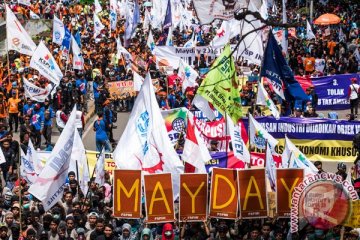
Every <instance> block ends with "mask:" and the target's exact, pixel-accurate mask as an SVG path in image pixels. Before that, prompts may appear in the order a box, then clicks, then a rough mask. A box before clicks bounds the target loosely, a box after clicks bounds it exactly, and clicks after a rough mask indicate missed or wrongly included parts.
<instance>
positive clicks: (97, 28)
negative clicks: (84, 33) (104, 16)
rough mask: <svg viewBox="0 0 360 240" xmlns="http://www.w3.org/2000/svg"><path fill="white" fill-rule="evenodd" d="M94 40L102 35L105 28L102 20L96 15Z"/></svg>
mask: <svg viewBox="0 0 360 240" xmlns="http://www.w3.org/2000/svg"><path fill="white" fill-rule="evenodd" d="M93 21H94V38H96V37H97V36H98V35H99V34H100V33H101V30H103V29H104V28H105V26H104V24H102V22H101V21H100V18H99V17H98V16H97V15H96V13H94V20H93Z"/></svg>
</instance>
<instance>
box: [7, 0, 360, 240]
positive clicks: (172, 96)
mask: <svg viewBox="0 0 360 240" xmlns="http://www.w3.org/2000/svg"><path fill="white" fill-rule="evenodd" d="M300 2H302V1H300ZM345 2H346V3H345ZM139 3H140V6H141V15H142V18H144V15H145V12H146V11H145V10H146V9H147V8H148V9H150V8H151V6H149V4H146V6H147V7H145V6H144V5H145V4H143V3H142V2H139ZM8 4H9V6H10V8H11V9H12V10H13V12H14V13H16V14H17V16H18V17H19V18H23V19H25V20H26V19H30V10H31V11H32V12H33V13H35V14H37V15H38V16H39V17H40V18H44V19H52V18H53V16H54V15H56V16H58V17H59V18H61V19H62V21H63V22H64V24H65V25H66V26H67V28H68V29H70V31H71V32H72V33H73V34H75V33H77V32H79V33H80V35H81V45H82V52H83V57H84V70H82V71H78V70H76V71H75V70H73V66H72V64H71V63H72V61H68V60H67V58H66V57H63V55H62V50H61V48H60V46H58V45H56V44H54V43H53V42H52V40H51V36H47V37H44V39H43V40H45V43H46V46H47V47H48V48H49V50H50V51H51V53H52V54H53V56H54V58H55V59H56V61H57V63H58V65H59V66H60V69H61V71H62V72H63V73H64V77H63V79H62V80H61V84H60V85H59V86H52V83H51V82H50V81H49V80H47V79H46V78H44V77H43V76H40V75H39V74H38V73H37V71H35V70H34V69H32V68H30V67H29V63H30V57H29V56H25V55H21V54H19V53H17V52H14V51H9V54H8V58H6V57H5V58H3V59H2V67H1V68H0V79H1V80H2V81H1V85H0V142H1V148H2V150H3V153H4V156H5V159H6V162H5V163H3V164H1V165H0V167H1V171H2V174H1V175H0V177H1V183H2V184H1V186H2V194H1V200H0V222H1V223H0V239H49V240H50V239H51V240H56V239H91V240H92V239H94V240H95V239H98V240H100V239H122V240H126V239H256V240H257V239H262V240H267V239H329V240H330V239H340V235H341V232H342V231H344V232H345V235H344V239H359V232H358V231H357V230H354V229H351V228H342V227H341V226H337V227H335V228H333V229H331V230H321V229H315V228H314V227H312V226H310V225H308V226H307V227H305V228H304V229H303V230H302V231H301V232H299V233H298V234H295V235H294V234H293V235H291V234H289V226H288V224H289V220H288V219H277V218H276V217H274V218H268V219H254V220H242V219H239V220H236V221H232V220H222V219H214V218H213V219H204V221H203V222H186V221H185V222H180V223H179V222H177V221H176V220H175V222H174V223H165V224H147V223H146V222H145V221H144V218H142V219H139V220H131V219H128V220H124V219H122V220H120V219H116V218H114V217H113V216H112V207H113V202H112V187H111V186H112V183H111V180H110V177H109V175H108V174H107V175H106V183H105V184H104V186H97V185H96V184H95V183H94V179H92V180H91V182H90V183H89V192H88V193H82V192H81V190H80V188H79V185H78V182H77V180H76V178H75V173H73V172H70V173H69V177H68V187H67V189H66V190H65V191H64V196H63V200H62V202H59V203H58V204H56V206H55V207H53V208H52V209H51V210H50V211H47V212H45V211H44V209H43V206H42V204H41V202H39V201H38V200H37V199H35V198H34V197H33V196H32V195H31V194H29V193H28V192H27V190H28V187H29V186H28V184H27V183H26V181H24V180H23V179H19V178H18V174H17V173H18V166H19V157H20V149H22V150H23V151H24V152H26V151H27V146H28V142H29V139H31V140H32V142H33V143H34V145H35V147H36V148H39V149H46V150H51V149H52V146H53V144H54V142H53V141H52V138H51V136H52V134H53V131H54V128H55V127H56V128H58V130H59V131H60V132H61V131H62V129H63V128H64V126H65V124H66V121H67V120H68V117H69V114H70V111H71V109H72V108H73V106H74V105H75V104H76V106H77V107H78V112H77V128H78V130H79V132H80V135H81V133H82V130H83V128H84V124H85V123H84V117H85V115H86V114H87V113H88V112H89V110H90V109H89V106H91V105H94V106H95V111H96V112H97V114H98V120H97V121H95V122H94V126H93V129H94V131H96V146H97V150H98V151H100V150H101V149H102V147H103V146H105V148H106V150H108V151H111V149H112V144H111V143H115V142H116V141H115V139H113V135H112V129H113V128H115V127H116V126H115V125H114V123H115V122H116V114H117V112H118V111H131V109H132V106H133V103H134V98H135V97H134V96H129V95H128V96H125V97H124V98H121V99H120V98H113V97H112V96H111V94H110V91H109V87H108V83H109V82H112V81H124V80H133V71H137V72H138V73H139V74H140V75H142V76H145V73H146V72H147V71H150V73H151V75H152V77H153V78H157V79H158V81H159V84H160V88H159V91H158V92H157V99H158V103H159V107H160V108H162V109H170V108H177V107H186V108H188V109H190V110H194V109H195V107H194V106H193V105H192V100H193V98H194V96H195V94H196V88H189V89H185V91H183V89H182V84H181V82H182V79H181V77H180V76H179V75H178V72H177V70H176V69H174V70H173V72H172V74H167V73H166V72H162V71H159V70H158V69H157V68H156V61H155V57H154V56H152V54H151V51H150V49H149V48H148V47H147V44H146V42H147V36H148V34H147V33H148V31H149V30H148V29H146V28H144V27H143V26H142V24H139V26H138V28H137V30H136V32H135V35H134V37H133V38H132V39H131V41H130V42H128V43H124V45H127V50H128V51H129V52H130V54H131V55H132V59H137V61H136V62H135V60H133V61H129V60H128V59H124V58H123V57H121V58H118V57H117V54H116V52H117V46H116V38H117V37H118V36H123V35H124V32H125V18H124V16H122V17H121V18H120V19H119V21H118V23H117V28H116V30H115V31H111V32H110V31H109V29H110V28H109V25H110V21H109V14H108V6H107V5H106V4H103V9H104V11H102V12H101V13H100V14H99V15H100V16H101V19H102V22H103V24H104V25H105V26H106V27H105V29H104V30H102V32H101V34H100V35H99V36H98V37H97V38H96V39H94V37H93V36H94V35H93V31H94V25H93V21H92V19H93V12H94V6H93V5H87V4H80V3H77V2H69V1H62V2H57V3H55V2H49V1H32V4H31V6H24V5H21V4H17V3H16V2H9V3H8ZM278 4H279V3H278ZM190 7H191V5H190ZM277 7H278V9H279V10H280V9H281V6H280V5H278V6H277ZM300 7H304V5H303V4H301V5H300ZM314 7H315V9H316V11H315V17H316V16H319V15H320V14H322V13H325V12H333V13H336V14H337V15H339V16H340V17H341V19H342V21H341V23H340V24H339V25H335V26H331V27H329V30H328V27H327V26H326V27H322V26H316V25H312V26H313V31H314V33H315V35H316V38H315V39H313V40H307V39H306V18H307V15H306V14H304V13H303V12H301V11H300V10H301V9H298V8H297V6H296V1H289V2H288V9H289V11H287V14H288V21H289V22H291V23H293V22H297V23H298V24H299V26H298V27H296V35H293V36H290V37H289V49H288V50H289V51H288V62H289V65H290V67H291V68H292V70H293V71H294V73H295V74H296V75H312V76H322V75H333V74H342V73H356V72H358V71H359V62H358V59H356V56H355V54H354V53H355V50H356V49H358V48H359V41H360V38H359V28H358V26H359V24H360V21H359V20H360V19H359V18H360V17H359V16H360V13H359V10H360V8H359V3H357V2H356V1H330V0H329V1H328V3H326V4H325V5H322V3H321V2H320V1H319V2H318V1H314ZM273 9H274V8H273ZM302 9H304V8H302ZM4 11H5V8H4V7H3V8H2V11H1V14H2V16H4ZM270 13H271V14H270V18H271V19H272V20H274V21H280V19H281V11H279V12H272V11H271V10H270ZM193 23H194V26H193V27H192V28H189V29H186V30H185V31H183V32H180V30H179V28H176V29H174V30H173V43H174V45H176V46H183V45H184V44H185V43H186V42H187V41H188V40H189V39H190V38H191V37H192V35H193V31H196V32H197V45H198V46H206V45H208V44H209V42H210V41H211V40H212V38H213V37H214V35H215V34H216V29H218V28H219V26H220V23H221V22H218V21H216V22H215V23H214V24H212V25H211V26H210V27H208V28H207V30H206V31H205V30H204V29H202V28H200V27H199V26H198V25H196V21H194V22H193ZM340 27H341V29H342V32H343V34H344V36H339V32H340V31H339V29H340ZM152 31H153V35H154V39H155V42H156V45H164V44H165V42H166V38H167V33H166V32H162V31H160V30H157V29H153V30H152ZM232 42H236V38H235V39H233V40H232ZM71 57H72V56H71V54H70V59H71ZM316 59H324V60H325V63H324V67H323V70H322V71H318V70H316V69H315V60H316ZM211 63H212V62H211V61H209V60H208V59H207V58H206V56H205V55H199V56H197V58H196V60H195V62H193V64H192V67H193V68H194V69H195V70H197V71H200V69H206V68H209V67H210V66H211ZM235 63H236V69H237V75H238V76H240V75H243V74H244V72H242V70H241V69H249V71H248V72H247V75H248V76H247V77H248V79H249V81H248V82H247V84H246V86H243V88H242V91H241V93H240V95H241V99H242V105H243V106H252V108H251V109H250V111H252V112H253V113H254V115H260V114H261V112H260V111H261V110H259V109H258V108H257V107H255V104H254V103H255V98H256V84H257V81H258V80H259V69H260V66H256V65H254V64H251V63H248V62H247V61H245V60H244V59H242V58H239V59H236V61H235ZM130 65H132V67H129V66H130ZM203 77H204V76H201V77H200V78H199V79H198V84H199V85H200V84H201V80H202V78H203ZM23 78H25V79H27V80H29V81H30V82H32V83H34V84H35V85H36V86H38V87H41V88H47V87H48V85H50V89H51V92H52V94H51V95H50V97H49V98H48V99H47V100H45V101H44V102H43V103H40V102H36V101H33V100H31V99H29V98H27V97H26V96H25V92H24V87H23V81H22V79H23ZM356 88H359V87H358V85H357V86H356ZM265 89H266V90H267V91H268V93H269V94H270V96H271V97H272V99H273V100H274V102H275V103H277V104H280V105H281V114H282V115H283V116H289V115H292V116H294V117H302V116H304V117H318V116H319V115H318V114H317V113H316V105H317V96H316V93H315V92H314V89H313V88H312V87H310V88H309V89H307V90H306V93H307V94H308V96H309V101H308V102H305V103H304V102H301V103H297V102H286V101H282V100H281V99H279V97H278V96H277V95H276V94H275V93H274V92H273V91H272V89H271V87H270V86H269V85H268V84H267V83H265ZM350 90H351V89H350ZM349 97H350V98H351V99H352V100H354V99H357V98H358V95H357V94H356V96H355V95H353V96H351V93H350V95H349ZM352 97H354V99H353V98H352ZM353 102H354V104H355V105H354V104H353V105H352V112H351V113H352V114H353V115H355V114H357V104H358V100H357V101H353ZM350 117H353V118H354V116H350ZM13 134H19V136H20V143H19V142H17V141H15V140H13ZM340 170H343V166H340ZM20 209H21V211H20ZM143 209H145V208H144V207H143ZM143 215H144V216H145V213H144V214H143Z"/></svg>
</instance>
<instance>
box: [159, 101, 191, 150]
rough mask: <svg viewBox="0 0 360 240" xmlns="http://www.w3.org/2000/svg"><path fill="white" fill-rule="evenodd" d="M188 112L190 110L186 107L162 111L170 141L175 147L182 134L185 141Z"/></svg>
mask: <svg viewBox="0 0 360 240" xmlns="http://www.w3.org/2000/svg"><path fill="white" fill-rule="evenodd" d="M187 112H188V110H187V109H186V108H184V107H182V108H174V109H170V110H163V111H161V115H162V117H163V118H164V120H165V126H166V130H167V132H168V136H169V139H170V141H171V143H172V144H173V145H174V146H175V144H176V143H177V142H178V140H179V138H180V135H181V134H183V138H184V139H185V136H184V134H185V131H186V117H187Z"/></svg>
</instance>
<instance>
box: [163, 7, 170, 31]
mask: <svg viewBox="0 0 360 240" xmlns="http://www.w3.org/2000/svg"><path fill="white" fill-rule="evenodd" d="M171 25H172V19H171V3H170V0H168V5H167V8H166V14H165V20H164V27H163V29H166V28H169V27H171Z"/></svg>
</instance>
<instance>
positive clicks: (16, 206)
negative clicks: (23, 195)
mask: <svg viewBox="0 0 360 240" xmlns="http://www.w3.org/2000/svg"><path fill="white" fill-rule="evenodd" d="M11 208H19V209H20V204H18V203H14V204H13V205H12V206H11Z"/></svg>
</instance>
